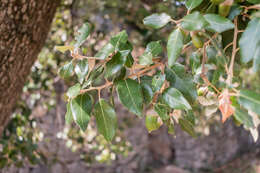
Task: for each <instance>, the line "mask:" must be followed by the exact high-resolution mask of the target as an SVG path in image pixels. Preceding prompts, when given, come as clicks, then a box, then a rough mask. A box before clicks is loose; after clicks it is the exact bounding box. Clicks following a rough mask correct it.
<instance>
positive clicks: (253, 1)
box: [247, 0, 260, 4]
mask: <svg viewBox="0 0 260 173" xmlns="http://www.w3.org/2000/svg"><path fill="white" fill-rule="evenodd" d="M247 1H248V2H250V3H253V4H258V3H260V1H259V0H247Z"/></svg>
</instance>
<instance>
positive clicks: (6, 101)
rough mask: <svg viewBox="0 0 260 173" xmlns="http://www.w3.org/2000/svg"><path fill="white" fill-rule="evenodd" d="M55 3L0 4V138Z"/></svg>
mask: <svg viewBox="0 0 260 173" xmlns="http://www.w3.org/2000/svg"><path fill="white" fill-rule="evenodd" d="M58 4H59V0H0V135H1V134H2V131H3V129H4V127H5V126H6V124H7V123H8V120H9V117H10V114H11V113H12V109H13V107H14V105H15V103H16V101H17V99H18V96H19V95H20V94H21V91H22V88H23V86H24V83H25V81H26V77H27V76H28V74H29V73H30V69H31V66H32V65H33V63H34V61H35V60H36V58H37V55H38V53H39V52H40V50H41V48H42V46H43V44H44V42H45V39H46V37H47V35H48V31H49V28H50V25H51V22H52V19H53V16H54V14H55V11H56V8H57V6H58Z"/></svg>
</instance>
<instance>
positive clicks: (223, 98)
mask: <svg viewBox="0 0 260 173" xmlns="http://www.w3.org/2000/svg"><path fill="white" fill-rule="evenodd" d="M218 99H219V107H218V108H219V110H220V111H221V113H222V122H223V123H224V122H225V121H226V120H227V119H228V118H229V117H230V116H231V115H233V114H234V112H235V109H234V108H233V107H232V105H231V101H230V95H229V92H228V89H225V90H224V91H223V92H222V94H221V95H220V96H219V98H218Z"/></svg>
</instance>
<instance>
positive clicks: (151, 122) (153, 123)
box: [145, 115, 161, 133]
mask: <svg viewBox="0 0 260 173" xmlns="http://www.w3.org/2000/svg"><path fill="white" fill-rule="evenodd" d="M158 118H159V117H158V116H155V115H146V117H145V126H146V128H147V130H148V132H149V133H151V132H152V131H154V130H157V129H159V127H160V126H161V124H160V123H159V122H158Z"/></svg>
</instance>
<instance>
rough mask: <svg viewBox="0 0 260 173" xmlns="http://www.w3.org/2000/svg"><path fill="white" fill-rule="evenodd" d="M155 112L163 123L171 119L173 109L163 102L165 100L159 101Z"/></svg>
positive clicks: (155, 106)
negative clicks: (170, 114)
mask: <svg viewBox="0 0 260 173" xmlns="http://www.w3.org/2000/svg"><path fill="white" fill-rule="evenodd" d="M154 110H155V112H156V113H157V114H158V115H159V116H160V118H161V119H162V120H163V121H166V120H168V119H169V118H170V116H169V113H170V111H171V109H170V107H169V106H168V105H167V104H165V103H164V102H163V100H159V101H158V103H156V104H155V105H154Z"/></svg>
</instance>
